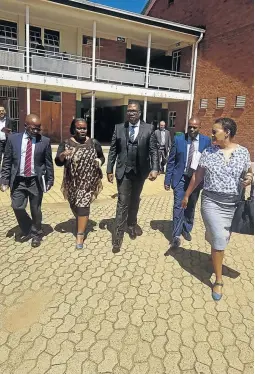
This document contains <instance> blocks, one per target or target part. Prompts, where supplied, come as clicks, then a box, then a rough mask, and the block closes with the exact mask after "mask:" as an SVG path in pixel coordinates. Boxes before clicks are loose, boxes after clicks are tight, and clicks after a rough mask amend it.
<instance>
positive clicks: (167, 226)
mask: <svg viewBox="0 0 255 374" xmlns="http://www.w3.org/2000/svg"><path fill="white" fill-rule="evenodd" d="M61 174H62V171H61V169H58V170H57V172H56V175H57V178H56V179H57V181H56V185H55V187H54V189H53V190H52V191H51V192H50V193H49V194H47V195H45V199H44V205H43V213H44V230H45V233H46V236H45V238H44V241H43V244H42V246H41V247H40V248H39V249H31V247H30V244H29V243H23V244H19V243H15V241H14V238H13V233H14V232H15V231H16V230H17V228H16V221H15V218H14V215H13V213H12V210H11V209H10V207H9V204H10V203H9V197H8V194H2V193H1V194H0V199H1V200H0V217H1V226H0V243H1V258H0V311H1V313H0V329H1V331H0V374H28V373H29V374H44V373H47V374H64V373H65V374H98V373H108V374H109V373H113V374H175V373H186V374H191V373H200V374H207V373H213V374H221V373H222V374H226V373H227V374H237V373H246V374H251V373H253V346H252V344H253V238H252V237H249V236H238V235H233V237H232V239H231V243H230V245H229V248H228V249H227V251H226V259H225V265H226V266H225V268H224V274H225V278H224V281H225V286H224V293H225V294H224V298H223V299H222V300H221V301H220V302H219V303H218V304H217V303H215V302H214V301H213V300H212V299H211V293H210V288H209V284H210V280H213V277H212V268H211V262H210V255H209V253H210V249H209V246H208V244H206V242H205V240H204V227H203V223H202V221H201V217H200V213H199V209H198V210H197V219H196V224H195V227H194V232H193V241H192V242H191V243H189V242H185V241H184V242H183V244H182V247H181V248H180V249H179V250H177V251H175V252H173V253H172V255H171V256H169V257H165V256H164V253H165V251H166V250H167V249H168V240H169V237H170V233H171V216H172V213H171V208H172V203H173V202H172V194H171V193H167V192H165V191H164V190H163V187H162V185H163V177H162V176H160V177H159V178H158V180H157V181H155V182H153V183H152V182H149V181H148V182H146V186H145V189H144V193H143V196H142V202H141V209H140V213H139V222H140V224H141V226H142V228H143V230H144V235H143V236H142V237H140V238H138V239H137V240H136V241H131V240H130V239H129V237H128V236H125V239H124V244H123V248H122V251H121V252H120V253H119V254H117V255H113V254H112V253H111V230H112V224H113V219H112V218H113V217H114V213H115V206H116V196H114V195H115V194H116V190H115V185H113V186H110V185H109V184H107V183H106V182H105V183H104V184H105V189H104V192H103V194H102V195H101V196H100V199H98V201H96V202H95V203H94V204H93V206H92V212H91V221H90V224H89V228H88V238H87V241H86V243H87V244H86V248H85V249H84V250H83V251H77V250H75V248H74V242H75V238H74V237H73V231H74V220H73V217H72V215H71V214H70V210H69V208H68V205H67V203H66V202H64V201H63V199H62V196H61V193H60V191H59V189H60V184H61ZM8 230H9V231H8ZM6 234H7V236H6Z"/></svg>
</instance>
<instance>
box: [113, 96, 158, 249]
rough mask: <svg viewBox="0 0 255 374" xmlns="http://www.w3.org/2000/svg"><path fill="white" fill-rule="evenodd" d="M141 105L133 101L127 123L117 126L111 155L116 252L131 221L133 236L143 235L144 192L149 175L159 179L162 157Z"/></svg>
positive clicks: (130, 229)
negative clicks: (115, 199)
mask: <svg viewBox="0 0 255 374" xmlns="http://www.w3.org/2000/svg"><path fill="white" fill-rule="evenodd" d="M140 116H141V108H140V104H139V103H138V102H135V101H132V102H130V103H129V105H128V108H127V122H126V123H122V124H120V125H116V126H115V130H114V134H113V137H112V142H111V148H110V151H109V156H108V165H107V178H108V181H109V182H110V183H113V179H114V177H113V168H114V164H115V161H116V159H117V165H116V179H117V187H118V203H117V210H116V225H115V233H114V235H113V252H114V253H117V252H119V251H120V247H121V244H122V240H123V236H124V229H125V225H126V222H127V225H128V232H129V236H130V238H131V239H135V238H136V237H137V236H140V235H142V229H141V228H140V227H139V226H138V225H137V213H138V209H139V203H140V195H141V192H142V189H143V185H144V182H145V180H146V178H148V177H149V179H150V180H151V181H154V180H155V179H156V178H157V174H158V171H159V159H158V149H157V141H156V137H155V133H154V129H153V126H152V125H149V124H147V123H145V122H143V121H141V120H140Z"/></svg>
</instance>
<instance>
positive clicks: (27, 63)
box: [26, 5, 30, 73]
mask: <svg viewBox="0 0 255 374" xmlns="http://www.w3.org/2000/svg"><path fill="white" fill-rule="evenodd" d="M29 41H30V37H29V6H28V5H26V72H27V73H29V71H30V66H29V62H30V61H29V49H30V47H29Z"/></svg>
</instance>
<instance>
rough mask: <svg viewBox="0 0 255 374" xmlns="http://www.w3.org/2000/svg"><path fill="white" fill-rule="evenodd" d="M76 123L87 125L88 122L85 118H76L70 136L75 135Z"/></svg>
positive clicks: (71, 126)
mask: <svg viewBox="0 0 255 374" xmlns="http://www.w3.org/2000/svg"><path fill="white" fill-rule="evenodd" d="M76 122H84V123H86V124H87V122H86V120H85V119H84V118H74V119H73V120H72V123H71V125H70V134H71V135H75V124H76Z"/></svg>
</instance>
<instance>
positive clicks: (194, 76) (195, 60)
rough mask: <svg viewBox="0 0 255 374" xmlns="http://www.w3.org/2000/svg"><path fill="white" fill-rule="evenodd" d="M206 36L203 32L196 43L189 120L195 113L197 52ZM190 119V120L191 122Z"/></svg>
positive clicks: (186, 129) (186, 130)
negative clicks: (193, 112)
mask: <svg viewBox="0 0 255 374" xmlns="http://www.w3.org/2000/svg"><path fill="white" fill-rule="evenodd" d="M203 36H204V34H203V33H202V32H201V34H200V37H199V38H198V40H197V41H196V43H195V50H194V56H193V69H192V75H191V100H190V106H189V116H188V117H189V118H190V117H191V116H192V111H193V104H194V92H195V81H196V72H197V50H198V44H199V43H200V42H201V40H202V39H203ZM189 118H188V120H189ZM188 120H187V121H186V128H185V133H187V132H188Z"/></svg>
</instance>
